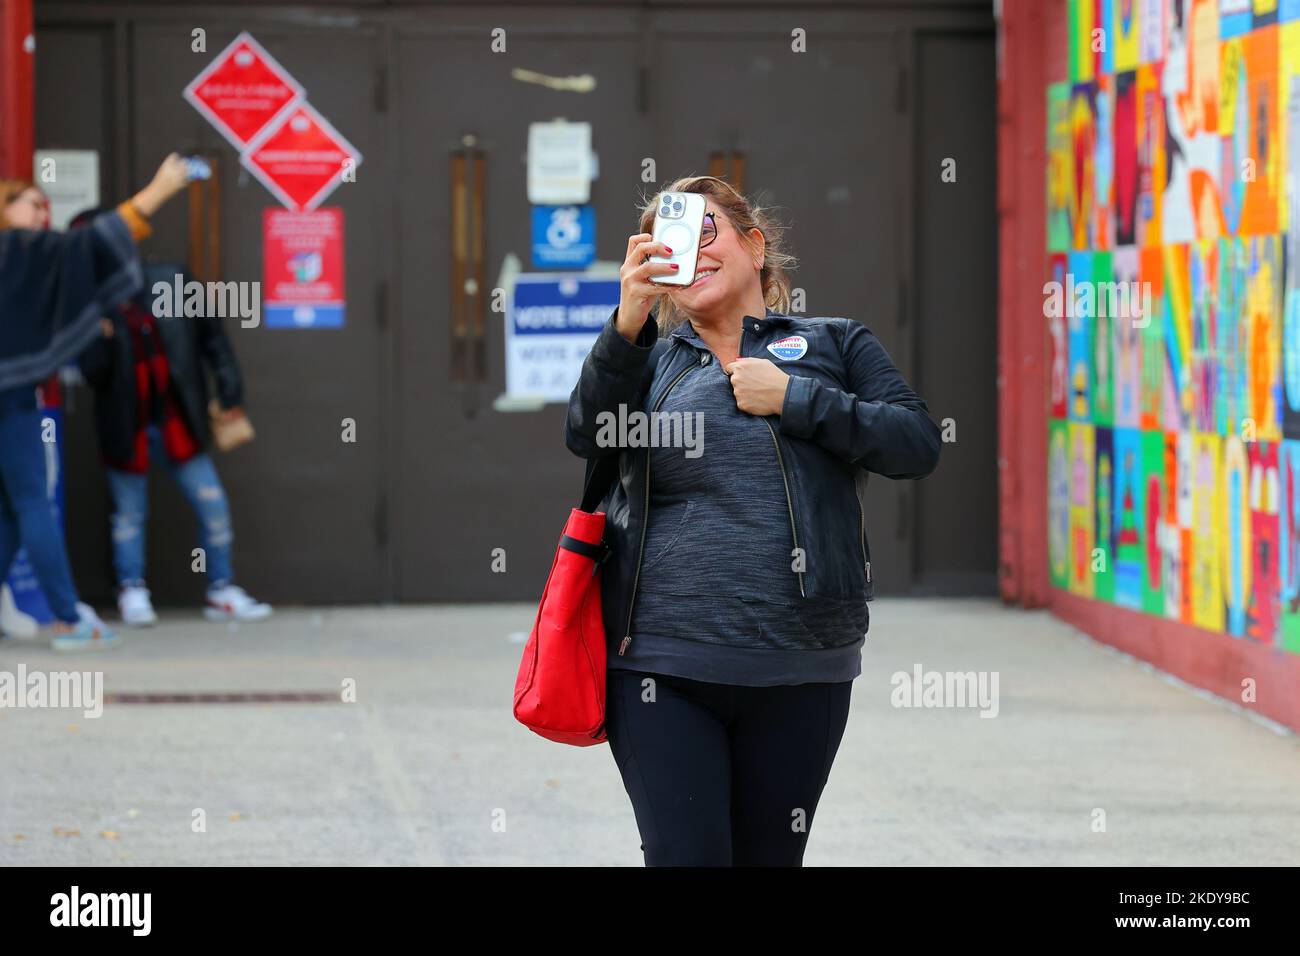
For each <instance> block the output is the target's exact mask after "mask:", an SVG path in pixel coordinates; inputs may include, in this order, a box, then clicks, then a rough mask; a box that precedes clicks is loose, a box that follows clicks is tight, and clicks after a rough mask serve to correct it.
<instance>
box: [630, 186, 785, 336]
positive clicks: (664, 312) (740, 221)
mask: <svg viewBox="0 0 1300 956" xmlns="http://www.w3.org/2000/svg"><path fill="white" fill-rule="evenodd" d="M663 192H671V193H702V194H703V195H705V196H708V197H709V198H710V199H712V200H713V202H714V204H715V205H717V206H719V207H720V208H721V209H722V211H723V214H724V215H726V217H727V219H728V220H730V221H731V224H732V225H733V226H735V227H736V232H737V233H738V234H739V236H740V241H741V242H742V243H743V244H744V245H745V246H747V247H748V248H749V249H750V251H752V252H757V251H758V247H757V245H756V243H755V242H754V240H753V239H751V238H750V236H749V231H750V230H751V229H758V231H759V232H761V233H762V234H763V240H764V243H765V246H764V250H763V265H762V268H761V269H760V270H759V273H758V278H759V282H760V283H761V285H762V287H763V302H764V304H766V305H767V307H768V308H770V309H772V310H774V311H776V312H786V311H788V310H789V308H790V278H789V276H788V275H787V274H786V272H787V270H790V269H793V268H794V267H795V265H796V264H797V260H796V259H795V257H794V256H793V255H792V254H790V253H788V252H786V250H785V244H784V241H783V239H784V234H785V227H784V226H783V225H781V223H780V222H778V221H777V219H776V218H775V216H774V215H773V214H772V210H771V208H770V207H766V206H759V205H757V204H755V203H752V202H750V201H749V200H748V199H746V198H745V196H744V195H743V194H742V193H741V192H740V191H739V190H738V189H736V187H735V186H733V185H731V183H729V182H727V181H726V180H725V179H719V178H718V177H716V176H683V177H682V178H681V179H678V180H675V181H674V182H672V183H669V184H668V185H667V186H665V187H664V188H663V189H661V190H655V192H654V193H653V194H651V195H649V196H645V197H643V198H642V201H641V220H640V225H639V228H638V230H637V231H638V232H650V231H651V230H652V228H653V226H654V220H655V210H656V209H657V208H658V205H659V194H660V193H663ZM658 306H659V328H660V329H661V330H662V331H664V332H669V331H671V330H672V329H674V328H676V327H677V326H678V325H681V323H682V321H683V319H684V318H685V317H684V316H683V315H682V314H681V313H680V312H678V310H677V308H676V306H674V305H673V301H672V299H671V298H669V296H668V293H667V292H665V293H664V294H662V295H660V296H659V299H658Z"/></svg>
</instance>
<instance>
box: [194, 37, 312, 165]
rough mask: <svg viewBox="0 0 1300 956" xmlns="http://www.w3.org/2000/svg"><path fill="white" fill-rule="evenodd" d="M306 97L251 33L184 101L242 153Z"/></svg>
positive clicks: (218, 60)
mask: <svg viewBox="0 0 1300 956" xmlns="http://www.w3.org/2000/svg"><path fill="white" fill-rule="evenodd" d="M302 95H303V88H302V86H301V85H300V84H299V83H298V81H297V80H295V79H294V78H293V77H292V76H290V75H289V72H288V70H286V69H285V68H284V67H282V66H280V64H279V63H277V62H275V58H274V57H272V56H271V54H269V53H267V52H266V51H265V50H264V49H262V45H261V44H260V43H258V42H257V41H256V40H254V39H253V38H252V37H251V36H250V35H249V34H247V33H241V34H240V35H239V36H237V37H235V39H234V42H232V43H231V44H230V46H228V47H226V48H225V49H224V50H222V51H221V53H220V54H219V55H218V56H217V58H216V59H215V60H213V61H212V62H211V63H209V64H208V66H207V68H206V69H204V71H203V72H202V73H200V74H199V75H198V76H196V77H195V78H194V79H193V80H192V81H191V82H190V85H189V86H187V87H185V99H187V100H188V101H189V102H190V104H191V105H192V106H193V107H194V108H195V109H196V110H198V111H199V112H200V113H202V114H203V116H204V117H205V118H206V119H207V121H208V122H209V123H211V124H212V125H213V126H215V127H216V128H217V131H218V132H219V133H221V135H222V136H224V137H226V139H228V140H230V142H231V145H233V146H234V147H235V149H240V150H242V149H243V148H244V147H245V146H247V145H248V143H249V142H250V141H251V140H252V139H253V138H254V137H255V136H257V134H258V133H259V132H261V131H262V130H263V129H265V128H266V127H267V126H268V125H269V124H270V123H271V121H272V120H273V119H275V117H276V116H277V115H279V114H280V113H283V112H285V111H286V110H287V109H288V108H289V107H290V106H292V105H293V104H294V103H296V102H298V101H299V100H301V99H302Z"/></svg>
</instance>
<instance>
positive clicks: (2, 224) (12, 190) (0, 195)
mask: <svg viewBox="0 0 1300 956" xmlns="http://www.w3.org/2000/svg"><path fill="white" fill-rule="evenodd" d="M29 189H36V184H35V183H33V182H29V181H28V180H26V179H0V229H12V228H13V226H11V225H10V224H9V217H8V216H7V215H5V210H6V209H8V208H9V204H10V203H11V202H13V201H14V200H15V199H17V198H18V197H19V196H21V195H22V194H23V193H25V192H27V190H29ZM36 191H37V192H40V190H39V189H36ZM42 195H44V194H43V193H42Z"/></svg>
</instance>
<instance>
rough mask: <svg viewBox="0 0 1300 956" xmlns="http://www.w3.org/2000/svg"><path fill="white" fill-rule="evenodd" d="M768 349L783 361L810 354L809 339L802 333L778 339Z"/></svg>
mask: <svg viewBox="0 0 1300 956" xmlns="http://www.w3.org/2000/svg"><path fill="white" fill-rule="evenodd" d="M767 350H768V351H769V352H771V353H772V354H773V355H775V356H776V357H777V358H779V359H781V360H782V361H786V362H789V361H790V360H792V359H801V358H803V357H804V356H805V355H807V354H808V340H807V339H806V338H804V337H803V336H802V335H787V336H786V337H785V338H783V339H777V340H776V341H775V342H773V343H772V344H771V345H769V346H768V347H767Z"/></svg>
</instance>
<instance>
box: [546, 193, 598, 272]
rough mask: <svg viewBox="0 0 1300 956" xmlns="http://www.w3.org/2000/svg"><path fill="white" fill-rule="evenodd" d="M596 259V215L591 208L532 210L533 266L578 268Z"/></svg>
mask: <svg viewBox="0 0 1300 956" xmlns="http://www.w3.org/2000/svg"><path fill="white" fill-rule="evenodd" d="M595 258H596V214H595V212H594V211H593V210H592V208H591V206H589V205H588V206H534V207H533V265H534V266H535V267H536V268H538V269H581V268H584V267H585V266H588V265H590V264H591V261H592V260H593V259H595Z"/></svg>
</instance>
